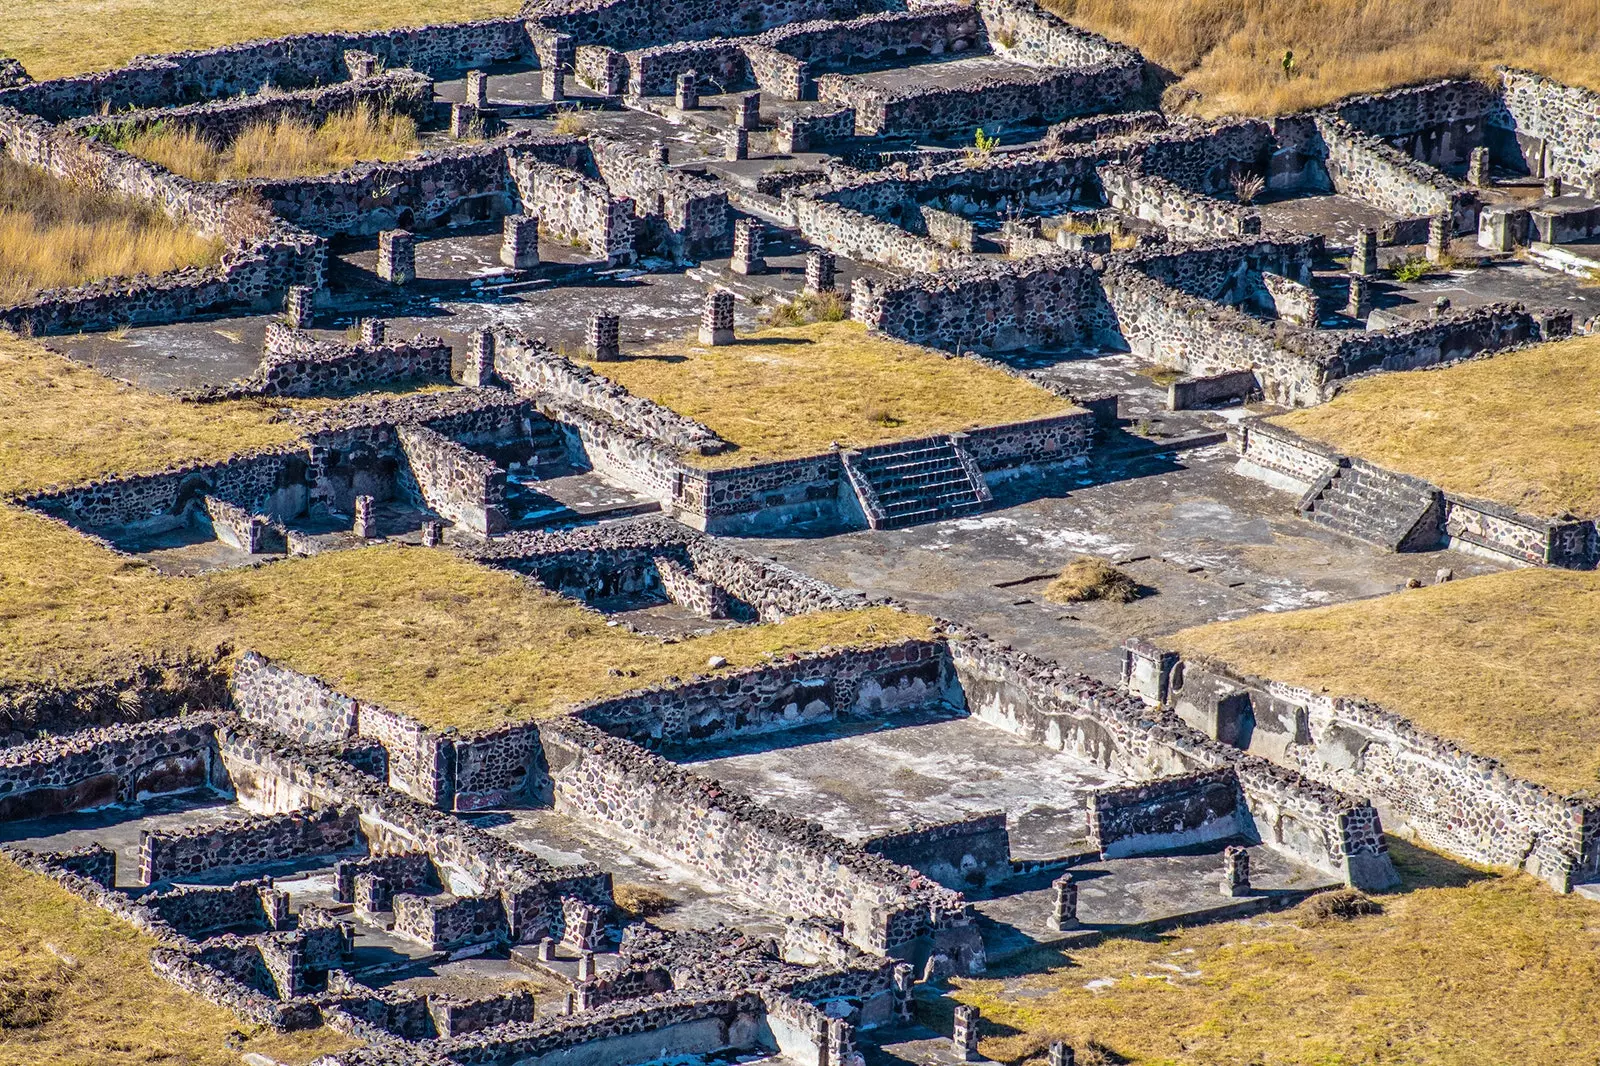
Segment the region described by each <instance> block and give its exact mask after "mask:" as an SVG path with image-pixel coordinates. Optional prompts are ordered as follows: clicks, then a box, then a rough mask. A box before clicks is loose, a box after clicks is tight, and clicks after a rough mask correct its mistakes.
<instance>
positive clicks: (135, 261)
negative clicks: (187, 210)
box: [0, 155, 222, 307]
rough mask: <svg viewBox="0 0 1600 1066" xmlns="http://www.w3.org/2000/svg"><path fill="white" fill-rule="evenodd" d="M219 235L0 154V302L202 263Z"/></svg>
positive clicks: (214, 251) (210, 258)
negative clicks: (207, 233)
mask: <svg viewBox="0 0 1600 1066" xmlns="http://www.w3.org/2000/svg"><path fill="white" fill-rule="evenodd" d="M221 256H222V242H221V241H219V240H215V239H211V238H207V237H202V236H200V235H199V234H197V233H195V232H194V231H193V230H191V229H189V228H188V227H186V226H182V225H179V224H178V223H176V222H174V221H173V220H172V219H170V218H168V217H167V216H166V215H165V214H163V213H162V212H161V210H160V209H159V208H157V207H156V206H155V205H153V204H149V203H145V202H143V201H139V200H134V199H131V198H129V197H125V196H117V195H112V194H110V193H104V192H97V191H95V190H93V189H90V188H88V187H86V186H83V185H79V184H76V183H74V182H69V181H64V180H62V179H60V178H57V177H54V176H53V175H51V174H49V173H48V172H46V171H43V170H39V169H37V168H35V167H29V166H24V165H23V164H21V163H18V162H16V161H14V160H12V159H11V158H10V157H8V156H4V155H0V307H5V306H10V305H12V304H18V303H22V302H23V301H24V300H27V299H29V298H31V297H32V296H33V295H34V294H36V293H38V292H39V291H41V290H43V289H54V288H68V287H72V286H77V285H86V284H88V283H90V282H94V281H101V280H103V279H106V278H126V277H133V276H134V275H136V274H164V273H166V272H167V271H169V270H177V269H179V268H181V267H191V266H210V265H213V264H215V263H217V262H218V261H219V260H220V258H221Z"/></svg>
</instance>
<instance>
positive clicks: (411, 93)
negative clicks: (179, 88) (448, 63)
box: [64, 70, 433, 147]
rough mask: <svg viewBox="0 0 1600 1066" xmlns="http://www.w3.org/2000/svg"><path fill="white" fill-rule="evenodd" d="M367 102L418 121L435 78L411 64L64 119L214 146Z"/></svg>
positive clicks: (107, 137) (78, 128)
mask: <svg viewBox="0 0 1600 1066" xmlns="http://www.w3.org/2000/svg"><path fill="white" fill-rule="evenodd" d="M362 104H366V105H367V106H369V107H373V108H381V109H383V110H386V111H390V112H392V113H394V114H397V115H405V116H406V117H408V118H410V119H412V120H413V121H415V122H416V123H418V124H419V125H421V124H423V123H426V122H428V121H429V120H430V119H432V117H433V80H432V79H431V78H429V77H427V76H426V75H423V74H418V73H417V72H416V71H414V70H387V71H383V72H381V73H379V74H376V75H373V76H372V77H370V78H363V79H362V80H360V81H346V82H339V83H337V84H334V85H328V86H323V87H319V88H314V89H299V90H295V91H293V92H266V93H262V94H259V95H252V96H245V97H240V98H237V99H228V100H219V101H216V102H213V103H203V104H188V105H186V106H181V107H156V108H146V109H143V110H139V111H129V112H120V113H116V114H110V115H90V116H88V117H85V118H80V119H75V120H73V121H71V122H68V123H65V124H64V128H66V129H68V130H71V131H73V132H75V133H78V134H80V135H82V136H87V137H95V138H98V139H99V140H102V141H106V142H107V143H111V144H115V143H117V142H119V141H121V140H123V139H124V138H128V137H132V136H133V135H135V134H137V133H140V132H143V131H145V130H148V129H150V128H151V127H154V126H160V127H161V128H163V129H168V130H174V131H182V132H189V133H194V134H196V135H198V136H200V137H202V138H204V139H205V140H206V141H208V142H209V143H211V144H213V145H216V146H219V147H221V146H226V145H228V144H231V143H232V142H233V140H234V139H235V138H236V137H238V136H239V134H240V133H241V132H243V130H244V129H245V127H246V126H250V125H252V124H256V123H271V122H277V121H280V120H282V119H290V118H292V119H299V120H301V121H303V122H306V123H309V124H310V125H313V126H316V125H320V124H321V123H323V122H324V121H326V120H327V119H328V118H329V117H330V116H332V115H336V114H341V113H343V112H347V111H351V110H353V109H355V108H356V107H358V106H360V105H362Z"/></svg>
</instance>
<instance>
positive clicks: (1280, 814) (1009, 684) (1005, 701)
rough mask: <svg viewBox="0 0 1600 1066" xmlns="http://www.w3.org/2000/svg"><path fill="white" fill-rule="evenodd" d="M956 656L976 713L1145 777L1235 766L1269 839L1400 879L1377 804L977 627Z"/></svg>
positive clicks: (1334, 868) (1365, 881) (1382, 881)
mask: <svg viewBox="0 0 1600 1066" xmlns="http://www.w3.org/2000/svg"><path fill="white" fill-rule="evenodd" d="M950 654H951V657H952V661H953V663H954V665H955V668H956V674H957V676H958V677H959V678H960V681H961V687H962V690H963V691H964V692H965V693H966V698H967V708H968V710H970V711H971V712H972V714H973V716H974V717H976V718H978V719H980V720H982V721H984V722H987V723H988V724H990V725H994V726H997V727H999V728H1001V729H1004V730H1006V731H1007V732H1009V733H1013V734H1015V735H1017V736H1020V737H1022V738H1024V739H1026V740H1029V741H1031V742H1034V743H1038V744H1042V745H1044V746H1046V747H1049V748H1052V749H1054V750H1056V751H1065V752H1068V753H1070V754H1072V755H1075V756H1078V757H1080V758H1083V759H1087V760H1088V761H1090V762H1092V763H1094V764H1096V765H1098V766H1103V767H1106V768H1107V769H1110V770H1114V771H1116V772H1118V773H1120V774H1124V775H1126V776H1127V777H1130V778H1132V779H1134V780H1136V781H1141V780H1142V781H1148V780H1150V779H1153V778H1158V777H1164V776H1170V775H1172V774H1179V773H1189V772H1193V771H1198V770H1220V769H1226V768H1231V769H1232V770H1233V772H1234V774H1235V775H1236V776H1237V778H1238V781H1239V786H1240V789H1241V791H1242V793H1243V796H1244V800H1245V806H1246V808H1247V809H1248V811H1249V816H1250V819H1251V822H1252V826H1251V828H1252V829H1253V832H1254V833H1255V835H1256V837H1257V838H1259V839H1260V840H1261V841H1262V842H1263V843H1265V844H1267V845H1268V846H1271V847H1274V848H1278V849H1280V850H1282V851H1285V852H1287V853H1289V854H1291V855H1293V856H1294V857H1295V858H1296V859H1298V860H1299V861H1301V862H1305V863H1307V864H1309V865H1311V866H1313V867H1316V868H1317V869H1320V870H1323V871H1325V872H1328V873H1331V874H1334V875H1335V876H1339V877H1343V878H1345V879H1346V881H1347V882H1349V883H1350V884H1353V885H1356V886H1358V887H1362V888H1369V889H1371V888H1384V887H1389V886H1392V885H1393V884H1395V883H1397V881H1398V877H1397V875H1396V874H1395V871H1394V866H1393V864H1392V863H1391V862H1390V860H1389V855H1388V851H1387V849H1386V847H1385V846H1384V842H1383V832H1382V826H1381V824H1380V822H1379V819H1378V815H1377V812H1376V810H1375V809H1374V808H1373V807H1371V806H1370V805H1369V804H1366V803H1365V802H1363V801H1361V800H1358V799H1356V798H1354V797H1352V796H1350V795H1348V794H1345V793H1342V792H1339V791H1337V790H1335V789H1333V788H1330V787H1328V786H1326V785H1322V784H1318V783H1316V782H1314V781H1312V780H1310V779H1309V778H1307V777H1305V776H1303V775H1301V774H1300V773H1297V772H1295V771H1292V770H1286V769H1283V768H1281V767H1278V766H1275V765H1273V764H1272V763H1270V762H1268V761H1267V760H1265V759H1263V758H1260V757H1258V756H1254V755H1249V754H1246V753H1245V752H1243V751H1240V750H1238V749H1237V748H1233V747H1230V746H1228V745H1225V744H1222V743H1219V742H1218V741H1216V740H1214V739H1212V738H1211V737H1208V736H1206V735H1205V734H1203V733H1201V732H1199V731H1198V730H1195V729H1193V728H1192V727H1190V726H1189V725H1187V724H1185V723H1184V721H1183V720H1182V719H1180V718H1179V717H1178V716H1177V715H1176V714H1172V713H1165V714H1163V713H1156V712H1152V711H1151V710H1149V709H1148V708H1146V707H1145V705H1144V704H1143V703H1142V702H1141V701H1139V700H1137V699H1133V698H1130V697H1129V696H1126V695H1124V694H1122V693H1120V692H1117V691H1116V690H1114V689H1112V688H1110V687H1109V686H1106V685H1103V684H1101V683H1099V682H1097V681H1094V680H1092V679H1090V678H1087V677H1084V676H1082V675H1078V674H1073V673H1071V672H1070V671H1067V670H1065V669H1062V668H1061V667H1058V666H1055V665H1052V664H1050V663H1046V662H1043V661H1041V660H1038V659H1035V658H1033V657H1032V656H1029V655H1026V654H1024V653H1022V652H1017V651H1013V650H1011V649H1009V648H1005V647H1002V646H1000V645H998V644H996V643H994V642H993V641H991V640H989V639H987V638H984V637H979V636H977V635H976V634H971V633H964V632H962V633H955V634H952V639H951V641H950Z"/></svg>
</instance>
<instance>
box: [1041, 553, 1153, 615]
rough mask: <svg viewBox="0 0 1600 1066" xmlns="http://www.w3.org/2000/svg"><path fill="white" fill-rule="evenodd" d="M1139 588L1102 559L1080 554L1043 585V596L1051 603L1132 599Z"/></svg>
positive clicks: (1123, 600)
mask: <svg viewBox="0 0 1600 1066" xmlns="http://www.w3.org/2000/svg"><path fill="white" fill-rule="evenodd" d="M1142 591H1143V590H1142V589H1141V588H1140V587H1139V583H1138V582H1137V581H1135V580H1134V579H1133V578H1131V577H1129V576H1128V575H1127V574H1125V573H1123V572H1122V571H1121V570H1118V569H1117V568H1116V567H1114V566H1112V565H1111V564H1110V563H1108V562H1106V561H1105V560H1104V559H1096V558H1095V557H1094V556H1092V555H1080V556H1079V557H1078V558H1076V559H1074V560H1073V561H1072V562H1070V563H1068V564H1067V565H1066V566H1065V567H1063V568H1062V571H1061V573H1060V574H1058V575H1057V576H1056V579H1055V580H1054V581H1052V582H1050V584H1048V585H1046V586H1045V590H1044V598H1045V599H1046V600H1048V601H1049V602H1051V603H1084V602H1086V601H1088V600H1108V601H1110V602H1111V603H1132V602H1133V601H1134V600H1136V599H1138V598H1139V595H1140V593H1141V592H1142Z"/></svg>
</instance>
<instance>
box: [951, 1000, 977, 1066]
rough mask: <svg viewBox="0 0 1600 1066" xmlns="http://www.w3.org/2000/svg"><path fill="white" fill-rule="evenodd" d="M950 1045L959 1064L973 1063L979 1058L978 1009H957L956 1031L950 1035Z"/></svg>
mask: <svg viewBox="0 0 1600 1066" xmlns="http://www.w3.org/2000/svg"><path fill="white" fill-rule="evenodd" d="M950 1044H951V1051H952V1052H954V1053H955V1057H956V1060H957V1061H959V1062H972V1061H973V1060H975V1059H976V1058H977V1057H978V1008H976V1007H957V1008H956V1021H955V1031H954V1032H953V1033H951V1035H950Z"/></svg>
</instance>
